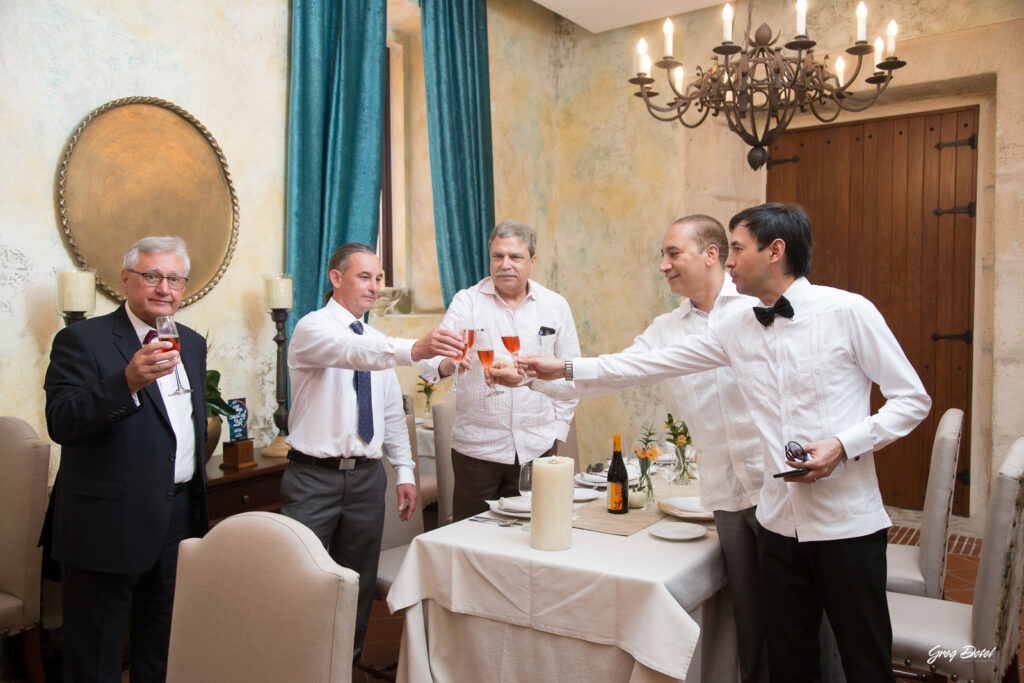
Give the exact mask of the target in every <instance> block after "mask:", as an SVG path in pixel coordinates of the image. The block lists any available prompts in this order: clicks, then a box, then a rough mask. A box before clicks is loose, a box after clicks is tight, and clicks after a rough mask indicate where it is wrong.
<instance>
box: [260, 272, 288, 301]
mask: <svg viewBox="0 0 1024 683" xmlns="http://www.w3.org/2000/svg"><path fill="white" fill-rule="evenodd" d="M266 288H267V307H268V308H270V309H275V308H291V307H292V278H291V276H290V275H288V276H285V275H282V276H278V277H268V278H267V279H266Z"/></svg>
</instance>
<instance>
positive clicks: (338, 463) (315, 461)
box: [288, 448, 377, 470]
mask: <svg viewBox="0 0 1024 683" xmlns="http://www.w3.org/2000/svg"><path fill="white" fill-rule="evenodd" d="M288 459H289V460H291V461H292V462H301V463H302V464H304V465H316V466H317V467H323V468H326V469H329V470H354V469H356V468H357V467H364V466H366V465H372V464H373V463H375V462H377V460H376V459H375V458H367V457H364V456H359V457H354V458H314V457H313V456H312V455H306V454H305V453H300V452H299V451H297V450H295V449H294V448H293V449H292V450H290V451H288Z"/></svg>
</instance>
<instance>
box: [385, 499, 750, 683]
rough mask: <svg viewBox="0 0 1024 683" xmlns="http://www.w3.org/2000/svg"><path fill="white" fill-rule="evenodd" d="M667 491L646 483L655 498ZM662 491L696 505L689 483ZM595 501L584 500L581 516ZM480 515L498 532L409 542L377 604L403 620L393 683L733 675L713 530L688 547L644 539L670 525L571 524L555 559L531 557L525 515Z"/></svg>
mask: <svg viewBox="0 0 1024 683" xmlns="http://www.w3.org/2000/svg"><path fill="white" fill-rule="evenodd" d="M666 486H667V484H666V483H665V482H663V481H658V482H656V484H655V492H656V494H658V497H659V498H666V497H668V490H667V489H666V488H665V487H666ZM673 489H674V490H673V492H672V495H674V496H696V495H698V487H697V485H696V484H693V485H689V486H685V487H684V486H680V485H675V486H673ZM602 495H603V492H602ZM603 504H604V503H603V502H602V499H600V498H599V499H598V500H597V501H595V502H592V503H589V505H590V506H591V507H590V508H588V510H589V511H590V512H589V514H590V515H591V519H593V517H594V515H595V514H597V515H600V513H601V510H600V509H598V508H597V507H596V506H600V505H603ZM577 508H578V509H577V512H578V513H580V514H579V515H578V516H577V518H576V519H577V521H578V520H580V519H581V518H582V517H583V516H584V515H583V514H582V512H583V509H582V507H581V506H580V505H577ZM631 512H632V511H631ZM651 512H654V513H655V515H657V510H653V511H648V512H647V513H646V514H648V515H650V514H651ZM633 514H634V515H636V514H637V513H633ZM483 516H484V517H490V518H494V519H500V520H504V521H505V523H506V524H508V525H507V526H503V525H500V524H498V523H484V522H479V521H474V520H463V521H460V522H457V523H455V524H450V525H447V526H443V527H440V528H438V529H435V530H433V531H430V532H428V533H425V534H421V535H419V536H417V537H416V538H415V539H414V540H413V542H412V543H411V545H410V547H409V550H408V552H407V554H406V556H405V560H404V562H403V563H402V566H401V568H400V569H399V572H398V575H397V577H396V578H395V581H394V583H393V585H392V587H391V591H390V592H389V594H388V596H387V603H388V606H389V608H390V609H391V611H392V612H393V613H394V612H398V611H401V610H404V612H405V620H404V626H403V633H402V647H401V653H400V658H399V665H398V671H397V680H398V681H405V682H411V683H421V682H423V683H426V682H436V683H458V682H461V681H471V680H472V681H501V682H502V683H514V682H519V681H521V682H523V683H526V682H527V681H529V682H531V683H533V682H535V681H540V680H558V681H562V680H565V681H598V680H600V681H611V682H616V681H621V682H622V683H627V682H628V683H669V682H671V681H709V682H714V683H723V682H724V683H727V682H729V681H737V680H738V679H739V671H738V664H737V661H738V660H737V654H736V636H735V624H734V622H733V617H732V603H731V596H730V594H729V590H728V582H727V580H726V574H725V565H724V560H723V558H722V553H721V549H720V546H719V542H718V536H717V534H716V533H715V530H714V525H713V523H711V522H707V521H705V522H702V526H703V527H704V528H705V530H706V534H704V535H702V537H700V538H694V539H692V540H664V539H663V538H661V537H659V536H662V535H664V534H659V536H656V535H655V533H656V532H657V529H658V528H659V527H658V525H662V526H664V525H672V524H679V523H681V522H680V520H676V519H675V518H674V517H666V518H665V519H663V520H661V521H658V522H656V524H655V525H654V526H650V527H645V528H643V529H640V530H638V531H635V532H634V533H630V534H629V535H621V533H602V532H600V531H593V530H589V529H583V528H573V530H572V544H571V547H570V548H569V549H568V550H561V551H542V550H536V549H534V548H532V547H531V545H530V532H529V521H530V520H529V519H516V518H515V517H508V516H505V515H501V514H496V513H495V512H488V513H485V514H484V515H483ZM625 517H628V515H626V516H625ZM637 519H639V518H638V517H637Z"/></svg>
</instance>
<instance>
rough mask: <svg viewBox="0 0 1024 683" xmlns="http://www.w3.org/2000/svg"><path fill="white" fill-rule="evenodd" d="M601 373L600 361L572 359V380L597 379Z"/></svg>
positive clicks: (594, 359)
mask: <svg viewBox="0 0 1024 683" xmlns="http://www.w3.org/2000/svg"><path fill="white" fill-rule="evenodd" d="M600 371H601V365H600V361H599V360H598V359H597V358H573V359H572V378H573V379H597V377H598V374H599V373H600Z"/></svg>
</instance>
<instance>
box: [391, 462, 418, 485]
mask: <svg viewBox="0 0 1024 683" xmlns="http://www.w3.org/2000/svg"><path fill="white" fill-rule="evenodd" d="M399 484H412V485H413V486H415V485H416V477H414V476H413V474H412V468H411V467H408V466H406V465H399V466H398V467H396V468H395V486H398V485H399Z"/></svg>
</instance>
